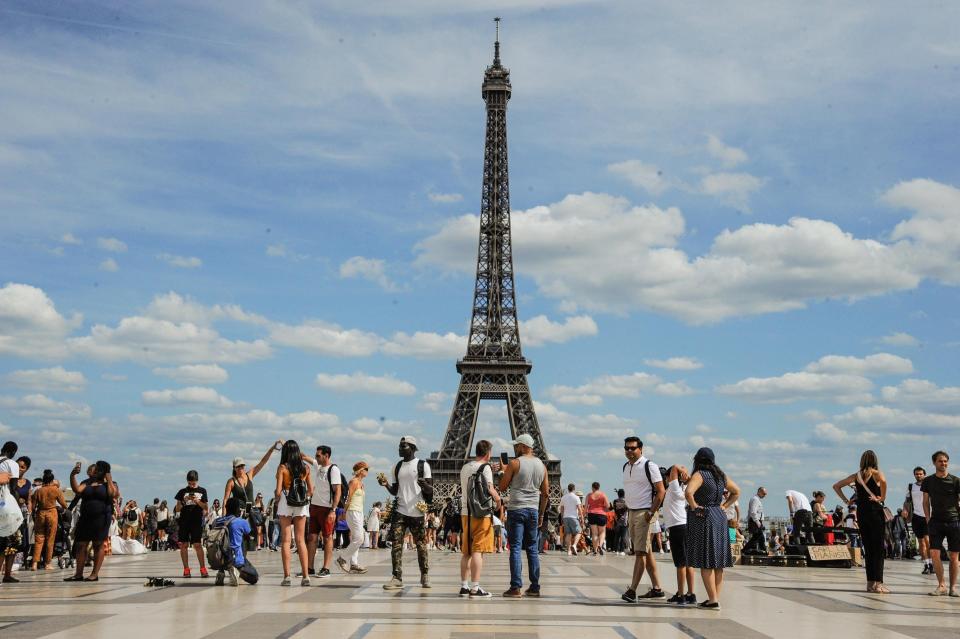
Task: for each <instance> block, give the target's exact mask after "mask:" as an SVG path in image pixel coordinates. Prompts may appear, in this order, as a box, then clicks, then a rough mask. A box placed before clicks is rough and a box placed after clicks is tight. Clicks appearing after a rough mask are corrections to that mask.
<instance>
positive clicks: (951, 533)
mask: <svg viewBox="0 0 960 639" xmlns="http://www.w3.org/2000/svg"><path fill="white" fill-rule="evenodd" d="M944 540H946V542H947V551H948V552H960V521H936V520H933V521H931V522H930V550H942V549H943V542H944ZM941 554H942V553H941Z"/></svg>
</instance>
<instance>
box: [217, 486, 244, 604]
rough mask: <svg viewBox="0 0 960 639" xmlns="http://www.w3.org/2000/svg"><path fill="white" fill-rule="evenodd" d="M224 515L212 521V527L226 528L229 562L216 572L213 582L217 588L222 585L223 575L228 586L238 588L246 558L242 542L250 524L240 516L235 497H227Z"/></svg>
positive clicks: (238, 505)
mask: <svg viewBox="0 0 960 639" xmlns="http://www.w3.org/2000/svg"><path fill="white" fill-rule="evenodd" d="M224 510H226V514H225V515H223V516H222V517H219V518H217V519H215V520H214V521H213V525H214V526H222V525H225V526H226V527H227V537H228V538H229V540H230V551H231V552H230V555H231V558H230V562H229V563H228V564H227V565H226V566H222V567H221V568H220V570H219V572H217V579H216V581H215V582H214V583H215V584H216V585H218V586H222V585H223V581H224V573H226V574H227V575H229V576H230V585H231V586H239V585H240V581H239V579H238V577H239V576H240V573H239V571H240V569H241V568H242V567H243V565H244V564H245V563H246V557H245V556H244V554H243V540H244V538H245V537H246V536H247V535H249V534H250V522H248V521H247V520H246V519H243V518H242V517H241V516H240V500H239V499H237V498H236V497H228V498H227V503H226V507H225V509H224Z"/></svg>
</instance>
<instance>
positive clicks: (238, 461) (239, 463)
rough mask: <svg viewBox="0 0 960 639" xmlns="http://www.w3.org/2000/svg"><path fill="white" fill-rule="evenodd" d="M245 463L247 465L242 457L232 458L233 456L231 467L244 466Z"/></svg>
mask: <svg viewBox="0 0 960 639" xmlns="http://www.w3.org/2000/svg"><path fill="white" fill-rule="evenodd" d="M246 465H247V464H246V462H244V461H243V457H234V458H233V467H234V468H236V467H237V466H246Z"/></svg>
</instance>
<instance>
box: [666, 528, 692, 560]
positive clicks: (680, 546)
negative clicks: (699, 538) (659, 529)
mask: <svg viewBox="0 0 960 639" xmlns="http://www.w3.org/2000/svg"><path fill="white" fill-rule="evenodd" d="M667 537H669V538H670V554H671V555H672V556H673V565H674V567H676V568H683V567H684V566H686V565H687V552H686V548H685V546H686V538H687V525H686V524H681V525H679V526H670V527H669V528H667Z"/></svg>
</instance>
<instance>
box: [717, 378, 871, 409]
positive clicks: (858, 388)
mask: <svg viewBox="0 0 960 639" xmlns="http://www.w3.org/2000/svg"><path fill="white" fill-rule="evenodd" d="M872 388H873V382H871V381H870V380H869V379H867V378H866V377H861V376H859V375H831V374H826V373H808V372H799V373H786V374H784V375H781V376H779V377H749V378H747V379H743V380H740V381H739V382H737V383H735V384H726V385H723V386H719V387H717V392H718V393H720V394H722V395H730V396H734V397H739V398H742V399H746V400H749V401H755V402H764V403H775V404H788V403H791V402H796V401H800V400H815V399H819V400H829V401H836V402H839V403H842V404H852V403H856V402H862V401H869V400H870V399H871V397H872V396H871V394H870V391H871V390H872Z"/></svg>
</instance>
